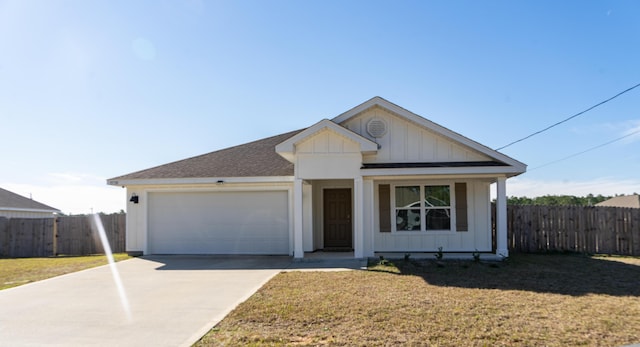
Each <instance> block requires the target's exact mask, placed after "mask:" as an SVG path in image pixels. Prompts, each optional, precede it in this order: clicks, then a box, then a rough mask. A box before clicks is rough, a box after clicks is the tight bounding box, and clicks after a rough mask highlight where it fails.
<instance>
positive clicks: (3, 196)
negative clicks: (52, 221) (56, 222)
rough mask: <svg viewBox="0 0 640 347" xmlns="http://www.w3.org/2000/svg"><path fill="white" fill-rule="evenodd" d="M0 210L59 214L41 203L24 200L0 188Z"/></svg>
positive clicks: (54, 209)
mask: <svg viewBox="0 0 640 347" xmlns="http://www.w3.org/2000/svg"><path fill="white" fill-rule="evenodd" d="M0 209H3V210H15V211H41V212H51V213H53V212H60V210H58V209H57V208H54V207H51V206H47V205H45V204H43V203H41V202H37V201H35V200H32V199H29V198H25V197H24V196H22V195H18V194H16V193H12V192H10V191H8V190H6V189H2V188H0Z"/></svg>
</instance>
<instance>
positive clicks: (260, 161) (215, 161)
mask: <svg viewBox="0 0 640 347" xmlns="http://www.w3.org/2000/svg"><path fill="white" fill-rule="evenodd" d="M300 131H302V130H296V131H292V132H288V133H285V134H280V135H277V136H272V137H268V138H266V139H262V140H258V141H254V142H249V143H246V144H243V145H239V146H235V147H230V148H225V149H221V150H219V151H215V152H211V153H207V154H203V155H199V156H196V157H192V158H188V159H183V160H179V161H176V162H173V163H169V164H165V165H160V166H156V167H153V168H150V169H146V170H142V171H137V172H133V173H130V174H126V175H123V176H119V177H115V178H111V179H109V180H130V179H157V178H196V177H198V178H201V177H259V176H293V164H292V163H290V162H289V161H287V160H286V159H284V158H283V157H281V156H280V155H279V154H278V153H276V151H275V148H276V145H277V144H279V143H281V142H283V141H285V140H287V139H288V138H290V137H291V136H294V135H295V134H297V133H299V132H300Z"/></svg>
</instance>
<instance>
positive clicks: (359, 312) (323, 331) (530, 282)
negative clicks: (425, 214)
mask: <svg viewBox="0 0 640 347" xmlns="http://www.w3.org/2000/svg"><path fill="white" fill-rule="evenodd" d="M394 263H395V265H390V266H381V265H377V266H372V267H370V269H369V271H350V272H287V273H281V274H279V275H277V276H276V277H275V278H274V279H272V280H271V281H270V282H269V283H267V284H266V285H265V286H264V287H263V288H262V289H260V290H259V291H258V292H257V293H256V294H255V295H254V296H252V297H251V298H250V299H249V300H247V301H246V302H244V303H243V304H241V305H240V306H239V307H238V308H236V309H235V310H234V311H233V312H231V314H229V315H228V316H227V317H226V318H225V319H224V320H223V321H222V322H220V324H218V325H217V326H216V327H214V328H213V329H212V330H211V331H210V332H209V333H208V334H207V335H205V336H204V337H203V338H202V339H201V340H200V342H198V343H197V344H196V346H208V345H212V346H238V345H250V346H284V345H287V346H289V345H299V346H317V345H331V346H354V345H355V346H358V345H359V346H391V345H413V346H426V345H429V346H577V345H580V346H620V345H625V344H631V343H640V329H638V327H640V258H634V257H588V256H580V255H558V254H556V255H515V256H513V257H512V258H510V259H509V260H508V261H506V262H504V263H498V264H490V263H474V262H456V261H452V262H444V264H440V265H439V264H436V263H435V262H434V261H426V262H414V261H409V262H405V261H403V260H399V261H394Z"/></svg>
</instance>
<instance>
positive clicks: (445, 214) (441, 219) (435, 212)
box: [424, 208, 451, 230]
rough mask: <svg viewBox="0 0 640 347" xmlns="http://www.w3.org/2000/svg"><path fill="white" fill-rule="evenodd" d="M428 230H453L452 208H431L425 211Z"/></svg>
mask: <svg viewBox="0 0 640 347" xmlns="http://www.w3.org/2000/svg"><path fill="white" fill-rule="evenodd" d="M424 213H425V216H426V218H427V223H426V227H427V230H451V209H448V208H431V209H427V210H425V211H424Z"/></svg>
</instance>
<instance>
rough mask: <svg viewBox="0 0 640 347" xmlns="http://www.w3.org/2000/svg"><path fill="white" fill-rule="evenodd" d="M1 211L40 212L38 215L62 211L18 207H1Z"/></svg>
mask: <svg viewBox="0 0 640 347" xmlns="http://www.w3.org/2000/svg"><path fill="white" fill-rule="evenodd" d="M0 211H11V212H38V213H57V212H60V210H44V209H37V208H18V207H0Z"/></svg>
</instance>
